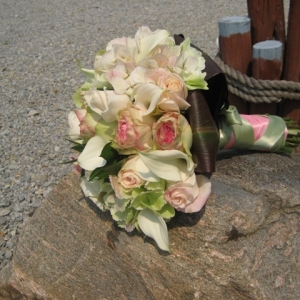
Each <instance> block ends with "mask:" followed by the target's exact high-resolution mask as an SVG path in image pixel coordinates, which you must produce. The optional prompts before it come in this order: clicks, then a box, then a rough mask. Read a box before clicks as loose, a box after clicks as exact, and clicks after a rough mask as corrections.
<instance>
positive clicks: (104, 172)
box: [90, 159, 125, 180]
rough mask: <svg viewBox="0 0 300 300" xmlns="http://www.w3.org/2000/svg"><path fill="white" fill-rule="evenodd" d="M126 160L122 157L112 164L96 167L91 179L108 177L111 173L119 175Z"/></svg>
mask: <svg viewBox="0 0 300 300" xmlns="http://www.w3.org/2000/svg"><path fill="white" fill-rule="evenodd" d="M124 160H125V159H122V160H120V161H117V162H115V163H112V164H110V165H105V166H103V167H101V168H97V169H95V170H94V171H93V172H92V173H91V175H90V180H93V179H95V178H96V179H98V180H100V179H105V178H108V177H109V175H117V174H118V173H119V171H120V170H121V168H122V166H123V164H124Z"/></svg>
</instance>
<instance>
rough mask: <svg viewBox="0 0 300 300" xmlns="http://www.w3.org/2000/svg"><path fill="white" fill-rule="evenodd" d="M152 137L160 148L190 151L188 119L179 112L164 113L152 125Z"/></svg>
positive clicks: (190, 132) (190, 141)
mask: <svg viewBox="0 0 300 300" xmlns="http://www.w3.org/2000/svg"><path fill="white" fill-rule="evenodd" d="M153 138H154V141H155V143H156V146H157V148H158V149H160V150H172V149H175V150H180V151H185V152H186V153H188V154H189V153H190V148H191V146H192V131H191V127H190V125H189V123H188V121H187V120H186V119H185V118H184V117H183V116H182V115H181V114H179V113H175V112H170V113H166V114H164V115H163V116H162V117H161V118H160V119H159V120H158V121H157V123H155V124H154V126H153Z"/></svg>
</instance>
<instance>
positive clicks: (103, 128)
mask: <svg viewBox="0 0 300 300" xmlns="http://www.w3.org/2000/svg"><path fill="white" fill-rule="evenodd" d="M117 125H118V122H117V121H115V122H105V121H104V120H103V119H101V120H99V121H98V123H97V125H96V127H95V130H96V135H100V136H102V137H104V138H105V139H106V140H108V141H111V140H112V139H113V137H114V135H115V131H116V128H117Z"/></svg>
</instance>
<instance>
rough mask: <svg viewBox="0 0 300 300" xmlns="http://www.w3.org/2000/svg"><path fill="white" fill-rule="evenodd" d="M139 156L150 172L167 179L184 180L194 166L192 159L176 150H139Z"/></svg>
mask: <svg viewBox="0 0 300 300" xmlns="http://www.w3.org/2000/svg"><path fill="white" fill-rule="evenodd" d="M139 156H140V158H141V159H142V161H143V162H144V164H145V165H146V166H147V167H148V168H149V170H150V171H151V172H153V173H154V174H155V175H156V176H158V177H160V178H162V179H165V180H168V181H184V180H185V179H186V178H188V177H189V175H191V174H192V173H193V171H194V168H195V165H194V163H193V161H192V159H191V158H189V157H188V156H187V155H186V154H185V153H183V152H181V151H178V150H156V151H151V152H148V153H144V152H139Z"/></svg>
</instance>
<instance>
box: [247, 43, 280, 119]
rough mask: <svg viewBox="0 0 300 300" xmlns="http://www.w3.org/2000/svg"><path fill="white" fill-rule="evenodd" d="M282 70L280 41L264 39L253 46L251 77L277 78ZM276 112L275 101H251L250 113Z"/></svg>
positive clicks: (273, 113)
mask: <svg viewBox="0 0 300 300" xmlns="http://www.w3.org/2000/svg"><path fill="white" fill-rule="evenodd" d="M281 72H282V43H281V42H280V41H264V42H259V43H256V44H255V45H254V46H253V61H252V77H254V78H256V79H270V80H279V79H280V76H281ZM265 113H268V114H272V115H275V114H277V113H278V111H277V104H276V103H251V104H250V114H265Z"/></svg>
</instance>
